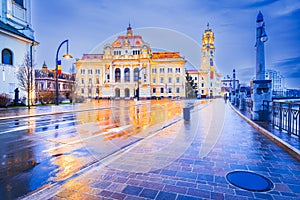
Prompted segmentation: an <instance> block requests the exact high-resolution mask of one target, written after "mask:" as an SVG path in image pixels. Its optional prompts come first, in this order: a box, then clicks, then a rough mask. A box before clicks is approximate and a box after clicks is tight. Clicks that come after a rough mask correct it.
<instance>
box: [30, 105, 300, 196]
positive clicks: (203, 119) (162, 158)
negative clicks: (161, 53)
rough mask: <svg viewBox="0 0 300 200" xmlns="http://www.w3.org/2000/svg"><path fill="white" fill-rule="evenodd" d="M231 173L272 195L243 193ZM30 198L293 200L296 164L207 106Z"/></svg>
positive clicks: (299, 185)
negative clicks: (253, 178) (255, 181)
mask: <svg viewBox="0 0 300 200" xmlns="http://www.w3.org/2000/svg"><path fill="white" fill-rule="evenodd" d="M223 109H224V111H223V112H222V113H219V114H216V111H218V112H220V110H223ZM223 114H224V115H223ZM222 116H224V118H223V119H222ZM216 120H219V121H216ZM223 120H224V123H219V122H222V121H223ZM218 130H221V132H218ZM208 133H209V134H208ZM212 134H213V137H212ZM87 148H89V147H88V146H87ZM207 150H209V151H207ZM206 151H207V153H205V152H206ZM95 156H96V155H95ZM236 170H243V171H252V172H255V173H258V174H261V175H263V176H265V177H267V178H269V179H270V180H271V181H272V182H273V184H274V188H273V189H272V190H270V191H267V192H251V191H247V190H243V189H240V188H238V187H235V186H233V185H231V184H230V183H229V182H228V181H227V180H226V174H227V173H229V172H232V171H236ZM36 198H38V199H127V200H128V199H168V200H172V199H180V200H183V199H228V200H229V199H230V200H232V199H245V200H246V199H295V200H296V199H300V162H299V161H298V160H296V159H295V158H293V157H292V156H290V155H289V154H288V153H287V152H286V151H285V150H283V149H282V148H280V147H279V146H277V145H276V144H275V143H274V142H273V141H271V140H270V139H268V138H267V137H266V136H264V135H263V134H261V133H260V132H258V131H257V130H256V129H254V128H253V127H252V126H250V125H249V124H248V123H247V122H246V121H245V120H244V119H242V118H241V117H240V116H239V115H238V114H236V113H235V111H234V110H232V109H231V108H230V106H229V105H227V104H224V102H223V101H220V100H215V101H214V102H213V103H211V104H209V105H208V106H206V107H204V108H203V109H197V107H196V108H194V111H193V112H192V114H191V121H190V122H189V123H187V122H184V121H182V120H181V121H179V122H177V123H175V124H173V125H171V126H169V127H167V128H165V129H163V130H162V131H160V132H158V133H157V134H156V135H155V136H153V137H149V138H147V139H145V140H141V142H139V143H138V144H137V145H135V146H133V147H130V148H127V149H124V151H121V152H120V153H119V154H118V155H114V156H113V157H110V158H107V159H105V160H100V161H99V163H98V165H96V166H94V167H93V168H91V169H90V170H87V171H84V172H80V173H79V174H78V176H77V177H75V178H73V179H70V180H68V181H65V182H57V183H56V184H54V185H52V186H49V187H47V188H45V189H42V190H40V191H38V192H36V193H33V194H31V195H29V196H27V197H26V198H25V199H36Z"/></svg>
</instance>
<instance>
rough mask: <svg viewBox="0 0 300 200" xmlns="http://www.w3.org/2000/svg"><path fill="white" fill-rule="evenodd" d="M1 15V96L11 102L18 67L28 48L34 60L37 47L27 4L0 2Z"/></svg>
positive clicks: (26, 1) (22, 1)
mask: <svg viewBox="0 0 300 200" xmlns="http://www.w3.org/2000/svg"><path fill="white" fill-rule="evenodd" d="M0 11H1V18H0V54H1V56H0V70H1V73H0V82H1V84H0V93H5V94H9V95H10V96H11V98H14V90H15V89H16V88H18V87H19V85H18V84H19V81H18V80H17V73H18V70H19V67H21V66H22V64H23V63H24V58H25V55H26V54H27V53H28V54H29V53H30V52H31V51H30V50H31V48H32V53H33V55H32V57H33V58H34V57H35V56H34V47H33V46H35V45H37V43H36V42H35V40H34V36H33V30H32V29H31V7H30V0H17V1H12V0H2V3H1V4H0ZM23 96H25V97H26V96H27V95H26V92H25V91H21V90H20V98H22V97H23Z"/></svg>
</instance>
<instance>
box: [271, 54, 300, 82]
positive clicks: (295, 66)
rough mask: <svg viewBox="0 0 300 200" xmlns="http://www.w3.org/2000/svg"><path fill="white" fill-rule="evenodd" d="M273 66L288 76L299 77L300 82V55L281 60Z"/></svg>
mask: <svg viewBox="0 0 300 200" xmlns="http://www.w3.org/2000/svg"><path fill="white" fill-rule="evenodd" d="M273 67H274V68H275V69H276V70H278V71H280V72H281V74H282V75H284V76H285V77H286V78H298V79H299V82H300V78H299V77H300V56H298V57H293V58H287V59H283V60H280V61H278V62H276V63H274V64H273Z"/></svg>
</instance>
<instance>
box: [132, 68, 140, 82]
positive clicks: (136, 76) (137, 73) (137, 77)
mask: <svg viewBox="0 0 300 200" xmlns="http://www.w3.org/2000/svg"><path fill="white" fill-rule="evenodd" d="M133 73H134V77H133V81H134V82H137V81H138V80H139V68H135V69H134V71H133Z"/></svg>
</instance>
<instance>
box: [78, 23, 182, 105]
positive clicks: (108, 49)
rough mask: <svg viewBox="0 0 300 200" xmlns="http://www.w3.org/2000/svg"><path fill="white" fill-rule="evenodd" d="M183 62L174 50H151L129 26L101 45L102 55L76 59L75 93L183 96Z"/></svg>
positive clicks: (97, 95)
mask: <svg viewBox="0 0 300 200" xmlns="http://www.w3.org/2000/svg"><path fill="white" fill-rule="evenodd" d="M185 63H186V60H184V59H183V58H182V57H181V56H180V54H179V53H178V52H155V53H152V49H151V47H150V45H149V44H147V43H146V42H144V41H143V39H142V37H141V36H140V35H134V34H133V30H132V28H131V27H130V25H129V27H128V28H127V33H126V35H125V36H118V37H117V39H116V40H115V41H114V42H113V43H112V44H109V45H106V46H104V48H103V54H84V55H83V57H82V58H81V59H79V60H77V62H76V71H77V73H76V76H77V96H82V97H85V98H114V99H132V98H134V97H136V96H137V95H138V96H139V97H140V98H144V99H146V98H151V97H184V96H185V88H184V82H185V70H184V65H185Z"/></svg>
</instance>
